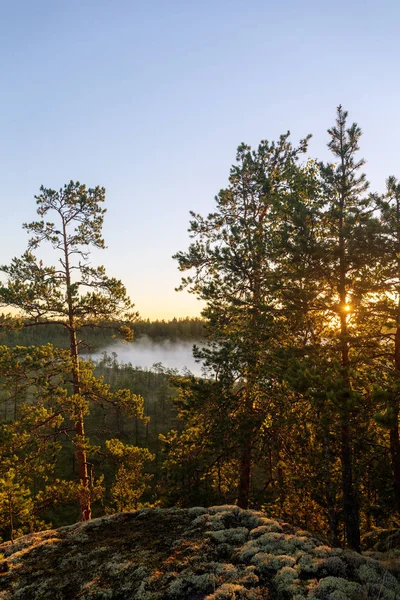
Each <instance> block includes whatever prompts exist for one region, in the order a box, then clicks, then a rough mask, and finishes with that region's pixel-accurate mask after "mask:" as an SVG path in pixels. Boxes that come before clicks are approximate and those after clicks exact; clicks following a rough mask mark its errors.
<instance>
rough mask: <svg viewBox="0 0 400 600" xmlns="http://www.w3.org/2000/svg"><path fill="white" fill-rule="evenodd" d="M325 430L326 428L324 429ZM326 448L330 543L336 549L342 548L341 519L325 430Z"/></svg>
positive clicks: (325, 462)
mask: <svg viewBox="0 0 400 600" xmlns="http://www.w3.org/2000/svg"><path fill="white" fill-rule="evenodd" d="M324 429H325V428H324ZM323 448H324V472H325V498H326V505H327V510H328V520H329V541H330V543H331V545H332V546H333V547H334V548H337V547H339V546H340V541H339V531H338V529H339V519H338V514H337V510H336V502H335V490H334V486H333V482H332V477H331V457H330V448H329V438H328V431H327V430H326V429H325V431H324V437H323Z"/></svg>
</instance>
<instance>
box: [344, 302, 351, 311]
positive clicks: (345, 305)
mask: <svg viewBox="0 0 400 600" xmlns="http://www.w3.org/2000/svg"><path fill="white" fill-rule="evenodd" d="M343 310H344V312H347V313H349V312H351V304H347V303H346V304H344V305H343Z"/></svg>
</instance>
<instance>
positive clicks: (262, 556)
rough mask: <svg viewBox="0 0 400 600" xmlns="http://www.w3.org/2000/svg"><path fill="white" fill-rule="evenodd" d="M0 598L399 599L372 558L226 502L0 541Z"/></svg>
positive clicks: (399, 589)
mask: <svg viewBox="0 0 400 600" xmlns="http://www.w3.org/2000/svg"><path fill="white" fill-rule="evenodd" d="M0 553H2V558H1V559H0V599H1V600H9V599H16V600H17V599H20V600H39V599H43V600H72V599H75V598H79V599H81V600H94V599H96V600H100V599H104V600H105V599H113V600H114V599H115V600H117V599H119V600H177V599H182V600H185V599H186V600H227V599H237V600H242V599H243V600H244V599H248V600H261V599H264V598H265V599H266V598H268V599H276V600H303V599H304V598H314V599H316V600H318V599H319V600H348V599H349V600H362V599H371V600H372V599H374V600H377V599H380V600H400V583H399V581H398V579H397V578H396V576H395V575H394V574H393V573H392V572H390V571H389V570H387V569H385V567H384V565H383V564H382V561H381V560H379V557H378V559H377V558H376V557H374V556H373V551H371V553H370V554H371V555H370V556H362V555H360V554H357V553H355V552H351V551H347V550H342V549H340V548H331V547H329V546H328V545H327V544H326V543H325V542H324V540H322V539H319V538H317V537H315V536H313V535H312V534H310V533H308V532H305V531H300V530H295V529H294V528H293V527H291V526H290V525H288V524H286V523H283V522H279V521H276V520H273V519H268V518H266V517H265V515H263V514H262V513H259V512H254V511H245V510H240V509H238V508H237V507H235V506H222V507H213V508H209V509H204V508H192V509H177V508H171V509H143V510H139V511H136V512H132V513H119V514H116V515H113V516H110V517H103V518H100V519H94V520H92V521H89V522H87V523H78V524H76V525H72V526H69V527H62V528H60V529H57V530H53V531H44V532H40V533H35V534H31V535H28V536H25V537H23V538H20V539H18V540H16V542H15V543H14V544H11V543H10V542H7V543H5V544H2V545H0Z"/></svg>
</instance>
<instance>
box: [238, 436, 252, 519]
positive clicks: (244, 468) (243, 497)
mask: <svg viewBox="0 0 400 600" xmlns="http://www.w3.org/2000/svg"><path fill="white" fill-rule="evenodd" d="M251 450H252V448H251V439H250V433H249V432H248V438H247V440H246V441H245V442H244V444H243V446H242V454H241V457H240V474H239V489H238V506H239V507H240V508H248V507H249V497H250V473H251Z"/></svg>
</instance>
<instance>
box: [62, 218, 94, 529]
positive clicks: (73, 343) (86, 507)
mask: <svg viewBox="0 0 400 600" xmlns="http://www.w3.org/2000/svg"><path fill="white" fill-rule="evenodd" d="M63 238H64V261H65V264H64V267H65V278H66V287H67V303H68V331H69V341H70V356H71V360H72V373H71V375H72V389H73V393H74V394H76V395H79V394H80V393H81V386H80V377H79V356H78V341H77V337H76V328H75V315H74V307H73V297H72V288H71V284H72V282H71V271H70V266H69V252H68V244H67V230H66V223H65V220H64V219H63ZM75 433H76V435H77V438H78V440H77V442H76V446H75V455H76V460H77V464H78V476H79V481H80V482H81V484H82V486H83V488H84V490H83V493H82V494H81V497H80V511H81V520H82V521H88V520H90V519H91V518H92V510H91V506H90V489H89V483H90V482H89V477H88V468H87V467H88V465H87V455H86V450H85V424H84V420H83V412H82V411H80V412H79V413H78V417H77V420H76V422H75Z"/></svg>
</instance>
